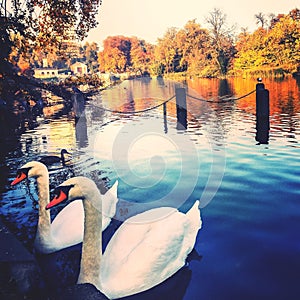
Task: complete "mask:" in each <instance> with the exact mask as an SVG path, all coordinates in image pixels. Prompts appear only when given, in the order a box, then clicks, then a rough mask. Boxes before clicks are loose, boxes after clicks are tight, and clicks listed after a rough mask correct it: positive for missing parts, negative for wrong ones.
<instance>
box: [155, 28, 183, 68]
mask: <svg viewBox="0 0 300 300" xmlns="http://www.w3.org/2000/svg"><path fill="white" fill-rule="evenodd" d="M176 34H177V29H176V28H175V27H171V28H169V29H168V30H167V32H166V33H165V34H164V36H163V38H160V39H158V43H157V46H156V47H155V58H156V59H157V60H158V61H159V62H160V63H161V64H162V65H163V66H164V67H163V69H164V70H165V71H166V73H170V72H175V71H176V70H177V69H178V67H179V64H180V56H179V53H178V48H177V44H176Z"/></svg>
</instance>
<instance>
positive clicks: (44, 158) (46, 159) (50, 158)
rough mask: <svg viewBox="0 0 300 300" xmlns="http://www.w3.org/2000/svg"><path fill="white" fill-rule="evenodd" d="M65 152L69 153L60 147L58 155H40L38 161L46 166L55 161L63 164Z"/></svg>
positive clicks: (64, 162)
mask: <svg viewBox="0 0 300 300" xmlns="http://www.w3.org/2000/svg"><path fill="white" fill-rule="evenodd" d="M65 154H71V153H70V152H68V151H67V150H66V149H61V151H60V156H57V155H45V156H42V157H41V158H40V159H39V161H40V162H41V163H43V164H44V165H46V166H49V165H52V164H55V163H60V162H61V163H62V165H63V166H65V164H66V159H65Z"/></svg>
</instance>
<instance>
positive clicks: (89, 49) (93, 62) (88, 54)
mask: <svg viewBox="0 0 300 300" xmlns="http://www.w3.org/2000/svg"><path fill="white" fill-rule="evenodd" d="M98 51H99V48H98V45H97V43H95V42H93V43H85V45H84V46H83V53H82V55H83V61H84V62H85V63H86V64H87V66H88V70H89V72H90V73H96V72H98V69H99V63H98Z"/></svg>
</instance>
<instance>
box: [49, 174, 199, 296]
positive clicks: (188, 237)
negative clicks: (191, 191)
mask: <svg viewBox="0 0 300 300" xmlns="http://www.w3.org/2000/svg"><path fill="white" fill-rule="evenodd" d="M79 199H80V200H82V203H83V207H84V214H85V227H84V237H83V243H82V254H81V262H80V272H79V276H78V280H77V285H82V284H92V285H93V286H95V287H96V290H97V291H100V292H101V293H102V294H103V295H104V296H106V297H107V298H108V299H117V298H122V297H126V296H130V295H135V294H137V293H140V292H143V291H147V290H148V289H150V288H152V287H155V286H157V285H159V284H160V283H162V282H163V281H165V280H166V279H168V278H170V277H171V276H172V275H173V274H175V273H176V272H177V271H179V270H180V269H181V268H182V267H183V266H184V265H185V262H186V258H187V256H188V254H189V253H190V252H191V251H192V250H193V248H194V245H195V241H196V237H197V234H198V231H199V229H200V228H201V227H202V220H201V216H200V208H199V200H197V201H195V203H194V204H193V206H192V207H191V208H190V210H188V211H187V213H182V212H180V211H178V210H177V209H176V208H174V207H157V208H152V209H149V210H146V211H144V212H141V213H139V214H136V215H134V216H132V217H130V218H128V219H126V220H125V221H124V222H123V223H122V224H121V225H120V227H119V228H118V229H117V230H116V231H115V233H114V234H113V236H112V237H111V239H110V240H109V242H108V244H107V246H106V248H105V250H104V252H103V253H102V235H101V233H100V232H101V231H99V227H100V226H101V224H102V211H101V209H102V207H101V199H102V201H103V196H102V195H101V194H100V192H99V190H98V189H97V186H96V184H95V182H94V181H93V180H91V179H89V178H87V177H82V176H79V177H72V178H70V179H68V180H66V181H64V182H63V183H62V184H61V185H59V186H58V187H57V188H56V189H55V197H54V198H53V199H52V200H51V202H50V203H49V204H47V206H46V210H48V209H51V208H52V207H54V206H56V205H58V204H59V203H62V202H63V201H66V200H70V201H77V200H79ZM99 199H100V201H99Z"/></svg>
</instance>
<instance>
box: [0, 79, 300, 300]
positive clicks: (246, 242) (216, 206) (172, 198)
mask: <svg viewBox="0 0 300 300" xmlns="http://www.w3.org/2000/svg"><path fill="white" fill-rule="evenodd" d="M182 86H184V85H182V84H175V83H173V82H169V81H164V82H162V81H156V80H154V79H153V80H147V81H142V80H135V81H125V82H123V83H122V84H121V85H120V86H117V87H114V88H112V89H109V90H107V91H104V92H102V94H101V96H97V97H95V99H94V100H92V101H90V102H89V103H88V104H87V105H86V110H85V114H84V115H82V117H81V118H80V119H79V122H78V123H77V124H75V122H74V120H73V117H72V115H71V114H69V115H68V116H63V117H61V118H60V119H58V120H51V119H45V118H41V119H40V120H39V122H40V125H39V126H38V127H37V128H36V129H35V130H32V131H28V132H26V133H24V134H23V135H21V136H20V138H18V139H17V140H13V141H12V140H7V147H6V148H7V152H6V153H5V157H4V160H3V162H2V165H1V171H2V172H1V173H2V174H3V175H2V176H1V198H2V200H1V204H0V206H1V207H0V213H1V215H2V216H3V218H4V220H5V221H6V223H7V224H8V225H9V228H10V229H11V230H12V231H13V232H14V233H15V234H16V236H17V237H18V238H19V239H20V240H21V241H22V242H23V243H24V244H25V245H26V247H28V248H29V249H32V241H33V238H34V230H35V226H36V222H37V202H36V199H37V196H36V190H35V185H34V181H30V182H29V184H28V185H26V184H21V185H19V186H17V187H14V188H11V187H10V186H9V183H10V182H11V180H12V179H13V178H14V176H15V174H16V170H17V168H19V167H20V166H21V165H22V164H24V163H26V162H27V161H29V160H33V159H37V158H38V157H39V156H40V155H42V154H45V153H48V152H59V150H60V149H61V148H67V149H68V150H70V151H71V152H72V153H73V158H72V165H71V166H69V167H68V168H53V169H52V170H51V171H50V179H51V187H55V186H56V185H57V184H59V183H60V182H62V181H63V180H64V179H66V178H69V177H71V176H74V175H85V176H88V177H90V178H93V179H94V180H95V181H96V182H97V183H98V184H100V182H101V181H102V180H104V181H105V182H106V183H107V185H108V186H109V185H111V184H112V183H113V182H114V181H115V180H116V179H118V180H119V182H120V184H119V187H120V188H119V197H120V203H119V206H118V210H117V214H116V220H119V221H123V220H124V219H126V218H127V217H128V216H130V215H132V214H135V213H136V212H139V211H142V210H144V209H148V208H150V207H153V206H160V205H162V203H163V204H166V205H171V206H175V207H178V208H179V209H180V210H182V211H186V210H187V209H188V208H189V207H190V206H191V205H192V203H193V202H194V201H195V200H196V199H200V201H201V214H202V220H203V227H202V229H201V230H200V231H199V234H198V237H197V241H196V244H195V251H194V255H193V256H192V257H191V259H190V261H189V264H188V266H186V267H185V268H184V269H183V270H182V271H181V272H180V273H178V275H177V278H176V277H175V278H174V279H173V280H174V282H175V286H176V289H175V288H174V282H173V283H172V281H170V282H168V283H167V284H166V286H163V287H162V288H163V289H166V291H167V292H166V293H167V295H172V296H171V298H172V297H173V298H174V299H175V298H176V297H175V296H174V295H175V294H176V295H177V298H176V299H187V300H190V299H205V300H206V299H222V300H223V299H299V296H300V287H299V274H300V260H299V255H300V238H299V230H300V210H299V208H298V206H299V201H300V155H299V154H300V146H299V138H300V124H299V117H300V111H297V108H296V106H295V107H294V110H292V113H288V114H286V112H281V113H274V114H273V115H271V116H270V131H269V132H268V133H269V138H268V142H267V143H263V144H262V143H259V142H258V141H257V139H256V138H257V134H258V133H257V129H256V117H255V115H254V114H253V113H251V112H249V111H247V109H245V108H244V107H243V108H241V107H239V105H238V103H237V102H229V103H223V104H218V105H214V104H208V103H205V102H197V101H195V100H193V99H191V98H189V97H187V105H188V126H187V129H186V130H179V129H178V127H177V120H176V106H175V103H174V100H173V101H170V102H169V103H168V104H167V114H166V117H165V118H164V115H163V108H162V106H161V107H159V108H157V109H155V110H151V111H147V112H144V113H140V114H135V115H130V114H126V115H122V114H116V113H111V112H109V111H103V109H101V107H103V106H104V107H106V108H109V109H110V110H120V111H121V110H122V111H125V110H127V111H132V110H143V109H145V108H147V107H151V106H154V105H157V104H160V103H161V102H162V101H163V100H166V99H169V98H170V97H172V96H173V95H174V93H175V87H182ZM190 93H194V94H193V95H197V93H196V92H193V91H192V90H191V89H189V94H190ZM296 96H297V97H298V98H297V97H296V99H294V102H296V103H299V101H300V99H299V93H298V95H296ZM249 97H252V98H250V100H249V103H248V105H249V106H251V105H253V104H254V103H255V95H251V96H249ZM276 97H277V96H276ZM283 97H288V95H284V96H283ZM273 102H274V103H277V102H279V101H278V99H277V98H276V99H275V98H271V99H270V103H271V105H273ZM297 107H299V105H298V106H297ZM4 175H5V176H4ZM54 213H55V211H54ZM195 254H196V255H195ZM146 296H147V294H145V295H139V296H138V299H144V298H145V297H146ZM155 297H156V296H155Z"/></svg>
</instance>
